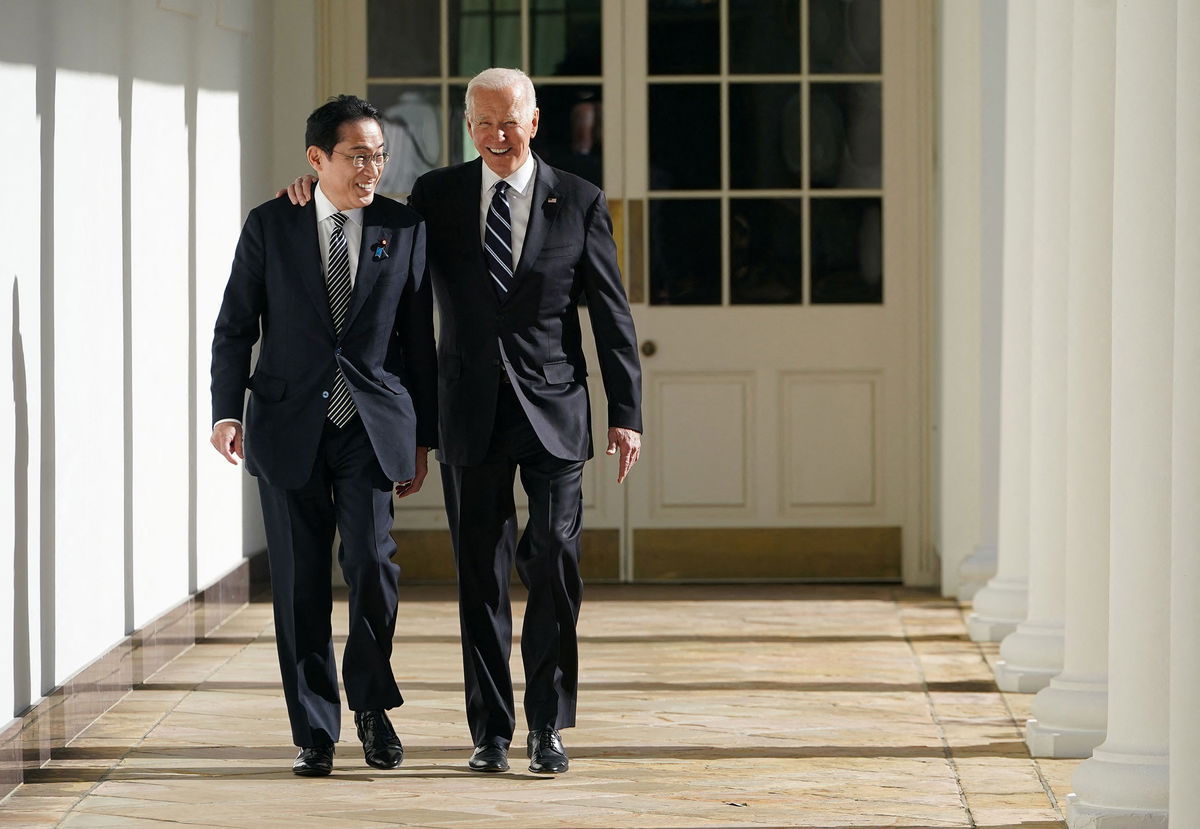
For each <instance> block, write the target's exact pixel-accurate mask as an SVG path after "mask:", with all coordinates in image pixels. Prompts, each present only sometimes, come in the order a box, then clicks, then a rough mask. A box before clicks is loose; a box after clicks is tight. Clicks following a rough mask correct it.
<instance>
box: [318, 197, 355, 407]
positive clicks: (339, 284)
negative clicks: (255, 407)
mask: <svg viewBox="0 0 1200 829" xmlns="http://www.w3.org/2000/svg"><path fill="white" fill-rule="evenodd" d="M331 218H332V219H333V232H332V233H330V234H329V273H328V274H326V276H325V287H326V288H327V289H328V291H329V313H330V314H332V315H333V329H334V331H336V332H337V335H338V337H339V339H340V338H341V335H342V327H343V326H344V325H345V324H346V309H347V308H349V307H350V287H351V286H350V249H349V247H347V245H346V236H345V234H344V233H343V232H342V225H344V224H345V223H346V214H345V213H334V214H333V216H332V217H331ZM339 350H340V349H339ZM357 411H358V408H357V407H356V406H355V405H354V398H353V397H351V396H350V389H348V388H347V387H346V378H345V377H344V376H342V370H341V368H340V367H338V366H336V365H335V366H334V375H333V392H332V393H331V394H330V395H329V412H328V414H327V415H326V417H328V418H329V420H330V421H331V422H332V423H333V425H334V426H337V427H338V428H339V429H340V428H341V427H343V426H345V425H346V424H347V423H349V422H350V418H352V417H354V414H355V412H357Z"/></svg>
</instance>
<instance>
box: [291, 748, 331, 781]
mask: <svg viewBox="0 0 1200 829" xmlns="http://www.w3.org/2000/svg"><path fill="white" fill-rule="evenodd" d="M331 771H333V746H332V745H327V746H310V747H308V748H302V749H300V753H299V754H297V755H296V760H295V762H293V763H292V774H298V775H300V776H301V777H324V776H325V775H327V774H329V772H331Z"/></svg>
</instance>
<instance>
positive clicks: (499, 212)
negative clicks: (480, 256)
mask: <svg viewBox="0 0 1200 829" xmlns="http://www.w3.org/2000/svg"><path fill="white" fill-rule="evenodd" d="M507 190H508V182H507V181H498V182H496V194H495V195H494V196H492V205H491V207H489V208H488V212H487V221H486V222H485V223H484V224H485V225H486V228H487V229H486V230H485V231H484V234H483V247H484V253H485V258H486V259H487V269H488V274H490V275H491V277H492V287H493V288H495V289H496V296H497V297H499V298H500V301H501V302H503V301H504V298H505V297H506V296H507V295H508V292H509V290H510V289H511V288H512V285H513V255H512V222H511V220H510V218H509V213H508V195H507V192H506V191H507Z"/></svg>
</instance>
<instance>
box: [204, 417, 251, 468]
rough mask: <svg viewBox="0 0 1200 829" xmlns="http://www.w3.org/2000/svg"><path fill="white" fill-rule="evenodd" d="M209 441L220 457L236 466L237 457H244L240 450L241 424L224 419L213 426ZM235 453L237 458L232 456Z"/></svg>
mask: <svg viewBox="0 0 1200 829" xmlns="http://www.w3.org/2000/svg"><path fill="white" fill-rule="evenodd" d="M208 440H209V442H210V443H211V444H212V445H213V448H214V449H216V450H217V451H218V452H220V453H221V457H223V458H224V459H225V460H227V461H229V462H230V463H231V464H233V465H234V466H237V462H238V458H245V457H246V455H245V453H244V452H243V451H242V424H240V423H236V422H234V421H232V420H226V421H224V422H223V423H218V424H217V425H216V426H214V427H213V431H212V437H210V438H209V439H208ZM234 455H237V458H235V457H234Z"/></svg>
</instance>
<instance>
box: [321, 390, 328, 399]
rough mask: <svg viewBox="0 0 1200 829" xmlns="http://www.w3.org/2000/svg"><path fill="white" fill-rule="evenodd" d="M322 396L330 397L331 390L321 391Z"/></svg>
mask: <svg viewBox="0 0 1200 829" xmlns="http://www.w3.org/2000/svg"><path fill="white" fill-rule="evenodd" d="M321 396H322V397H324V398H326V399H328V397H329V392H327V391H323V392H321Z"/></svg>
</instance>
